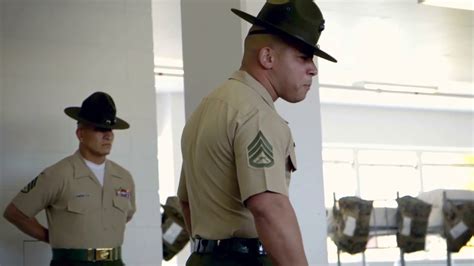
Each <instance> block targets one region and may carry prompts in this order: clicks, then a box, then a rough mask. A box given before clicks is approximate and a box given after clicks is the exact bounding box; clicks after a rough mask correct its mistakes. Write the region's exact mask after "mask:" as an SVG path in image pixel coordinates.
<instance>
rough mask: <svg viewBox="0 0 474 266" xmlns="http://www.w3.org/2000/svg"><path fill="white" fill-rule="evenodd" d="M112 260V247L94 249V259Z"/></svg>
mask: <svg viewBox="0 0 474 266" xmlns="http://www.w3.org/2000/svg"><path fill="white" fill-rule="evenodd" d="M102 260H112V249H111V248H96V249H95V261H102Z"/></svg>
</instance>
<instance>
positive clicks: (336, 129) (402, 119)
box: [321, 104, 474, 148]
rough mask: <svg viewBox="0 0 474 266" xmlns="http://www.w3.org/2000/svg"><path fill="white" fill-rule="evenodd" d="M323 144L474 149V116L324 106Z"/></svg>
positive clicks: (412, 110) (460, 113) (322, 110)
mask: <svg viewBox="0 0 474 266" xmlns="http://www.w3.org/2000/svg"><path fill="white" fill-rule="evenodd" d="M321 114H322V115H321V116H322V127H323V142H324V143H345V144H356V145H357V144H363V145H396V146H419V147H444V148H452V147H461V148H469V147H471V148H473V147H474V113H473V112H448V111H436V110H421V109H418V110H417V109H399V108H382V107H369V106H355V105H335V104H323V105H322V106H321Z"/></svg>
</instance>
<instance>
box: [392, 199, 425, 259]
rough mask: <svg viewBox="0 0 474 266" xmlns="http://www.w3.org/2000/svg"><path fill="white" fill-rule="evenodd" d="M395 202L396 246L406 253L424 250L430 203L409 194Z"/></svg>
mask: <svg viewBox="0 0 474 266" xmlns="http://www.w3.org/2000/svg"><path fill="white" fill-rule="evenodd" d="M397 203H398V209H397V225H398V231H397V246H398V247H399V248H400V249H401V250H402V251H403V252H406V253H410V252H415V251H419V250H424V249H425V239H426V232H427V229H428V217H429V215H430V212H431V204H428V203H425V202H424V201H422V200H420V199H417V198H414V197H411V196H405V197H402V198H398V199H397Z"/></svg>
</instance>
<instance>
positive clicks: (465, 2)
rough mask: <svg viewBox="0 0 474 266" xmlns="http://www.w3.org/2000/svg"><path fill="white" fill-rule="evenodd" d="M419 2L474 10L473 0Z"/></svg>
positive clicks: (429, 0) (425, 0) (423, 0)
mask: <svg viewBox="0 0 474 266" xmlns="http://www.w3.org/2000/svg"><path fill="white" fill-rule="evenodd" d="M418 3H420V4H424V5H430V6H438V7H448V8H456V9H465V10H474V3H473V2H472V0H418Z"/></svg>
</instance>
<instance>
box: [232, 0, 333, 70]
mask: <svg viewBox="0 0 474 266" xmlns="http://www.w3.org/2000/svg"><path fill="white" fill-rule="evenodd" d="M231 10H232V12H234V14H236V15H237V16H239V17H241V18H242V19H244V20H246V21H248V22H250V23H252V24H253V25H255V26H260V27H263V28H264V29H265V30H255V31H252V30H251V31H250V32H249V35H250V34H259V33H272V34H276V35H279V36H282V37H284V38H288V39H289V40H291V41H294V42H296V43H297V44H299V45H300V46H302V47H303V48H304V50H305V51H311V52H312V53H313V54H314V55H316V56H318V57H322V58H324V59H326V60H329V61H332V62H337V60H336V59H334V57H332V56H330V55H329V54H328V53H326V52H324V51H323V50H321V49H319V46H318V44H317V43H318V40H319V37H320V35H321V32H322V31H323V30H324V18H323V14H322V13H321V11H320V10H319V8H318V6H317V5H316V4H315V3H314V2H313V1H312V0H267V2H266V3H265V5H264V6H263V7H262V9H261V10H260V12H259V13H258V15H257V17H254V16H252V15H250V14H247V13H245V12H243V11H241V10H238V9H235V8H232V9H231Z"/></svg>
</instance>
